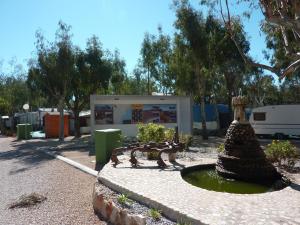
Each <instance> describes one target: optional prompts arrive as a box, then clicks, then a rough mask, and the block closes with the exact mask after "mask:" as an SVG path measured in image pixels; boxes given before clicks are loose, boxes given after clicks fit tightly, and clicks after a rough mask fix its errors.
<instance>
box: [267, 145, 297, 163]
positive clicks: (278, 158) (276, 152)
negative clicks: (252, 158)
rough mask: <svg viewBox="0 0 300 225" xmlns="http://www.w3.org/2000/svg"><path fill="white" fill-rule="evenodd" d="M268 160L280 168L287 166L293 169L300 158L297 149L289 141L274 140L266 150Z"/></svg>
mask: <svg viewBox="0 0 300 225" xmlns="http://www.w3.org/2000/svg"><path fill="white" fill-rule="evenodd" d="M266 155H267V158H268V159H269V160H270V161H271V162H272V163H277V164H278V166H282V165H286V166H288V167H289V168H292V167H293V166H294V165H295V161H296V159H297V157H298V155H297V151H296V147H295V146H294V145H292V144H291V143H290V142H289V141H279V140H273V141H272V143H271V144H268V146H267V149H266Z"/></svg>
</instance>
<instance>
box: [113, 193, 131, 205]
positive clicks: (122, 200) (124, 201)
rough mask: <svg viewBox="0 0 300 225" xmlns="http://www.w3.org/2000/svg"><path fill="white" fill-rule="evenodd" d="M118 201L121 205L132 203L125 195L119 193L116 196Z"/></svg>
mask: <svg viewBox="0 0 300 225" xmlns="http://www.w3.org/2000/svg"><path fill="white" fill-rule="evenodd" d="M117 200H118V202H119V203H120V204H121V205H131V204H132V200H130V199H129V198H128V197H127V195H125V194H120V195H119V196H118V198H117Z"/></svg>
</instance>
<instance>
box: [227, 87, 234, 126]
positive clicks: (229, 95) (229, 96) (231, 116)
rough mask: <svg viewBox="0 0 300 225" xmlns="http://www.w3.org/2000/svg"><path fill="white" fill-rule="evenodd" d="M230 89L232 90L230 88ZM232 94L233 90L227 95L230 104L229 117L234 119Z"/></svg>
mask: <svg viewBox="0 0 300 225" xmlns="http://www.w3.org/2000/svg"><path fill="white" fill-rule="evenodd" d="M228 91H230V90H228ZM231 102H232V96H231V92H230V93H229V94H228V95H227V104H228V111H229V118H230V121H232V120H233V111H232V103H231Z"/></svg>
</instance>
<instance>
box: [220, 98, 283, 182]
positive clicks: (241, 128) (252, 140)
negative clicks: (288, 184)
mask: <svg viewBox="0 0 300 225" xmlns="http://www.w3.org/2000/svg"><path fill="white" fill-rule="evenodd" d="M246 105H247V98H246V97H245V96H241V95H239V96H237V97H234V98H233V99H232V106H233V108H234V121H233V122H232V123H231V125H230V126H229V128H228V130H227V133H226V137H225V143H224V151H223V152H221V153H219V155H218V161H217V164H216V170H217V172H218V174H220V175H221V176H223V177H226V178H233V179H240V180H251V181H266V180H275V179H278V178H280V174H279V173H278V172H277V171H276V169H275V167H274V166H273V165H272V164H271V163H270V162H269V161H268V160H267V159H266V155H265V153H264V151H263V150H262V148H261V147H260V144H259V142H258V140H257V138H256V136H255V133H254V130H253V128H252V126H251V125H250V123H249V122H248V121H247V120H246V116H245V106H246Z"/></svg>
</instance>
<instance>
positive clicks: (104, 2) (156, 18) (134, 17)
mask: <svg viewBox="0 0 300 225" xmlns="http://www.w3.org/2000/svg"><path fill="white" fill-rule="evenodd" d="M191 2H192V4H193V5H195V6H197V7H198V2H199V0H191ZM171 5H172V0H42V1H41V0H0V29H1V33H0V61H2V70H3V71H9V70H10V66H9V61H11V59H14V60H15V61H16V62H17V63H18V64H22V65H23V67H24V69H26V68H27V66H26V65H27V62H28V60H29V59H30V58H32V57H33V56H34V51H35V45H34V43H35V40H36V37H35V33H36V31H37V30H38V29H40V30H41V31H42V33H43V34H44V36H45V38H46V39H47V40H49V41H54V38H55V31H56V30H57V28H58V22H59V21H60V20H62V21H63V22H65V23H67V24H69V25H71V26H72V34H73V38H72V40H73V43H74V44H75V45H77V46H79V47H81V48H85V46H86V41H87V39H88V38H89V37H91V36H92V35H96V36H98V37H99V39H100V41H101V42H102V44H103V48H104V49H108V50H110V51H111V52H113V51H114V50H115V49H118V50H119V52H120V55H121V57H122V58H123V59H124V60H125V61H126V64H127V72H128V73H129V74H130V72H131V71H132V70H133V69H134V67H135V65H136V64H137V61H138V58H139V57H140V48H141V44H142V41H143V38H144V34H145V32H149V33H151V34H157V27H158V26H159V25H160V26H162V28H163V31H164V33H167V34H172V33H173V32H174V31H175V29H174V27H173V24H174V21H175V12H174V10H173V9H171ZM243 10H245V7H243V6H241V7H239V8H234V10H233V12H236V13H240V12H241V11H243ZM262 18H263V16H262V15H261V13H260V12H259V11H255V12H254V13H253V15H252V17H251V19H250V20H249V21H245V30H246V32H247V34H248V36H249V40H250V43H251V51H250V55H251V56H252V57H253V58H255V59H256V60H259V61H260V62H265V60H264V58H263V55H262V50H263V49H265V42H264V36H263V35H262V34H260V32H259V23H260V21H261V20H262ZM0 69H1V68H0Z"/></svg>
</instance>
